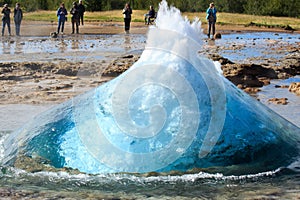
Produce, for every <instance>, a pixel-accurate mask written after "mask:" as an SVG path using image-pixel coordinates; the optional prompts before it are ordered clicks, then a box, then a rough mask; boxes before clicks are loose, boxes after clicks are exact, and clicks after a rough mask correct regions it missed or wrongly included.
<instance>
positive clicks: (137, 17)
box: [24, 10, 300, 30]
mask: <svg viewBox="0 0 300 200" xmlns="http://www.w3.org/2000/svg"><path fill="white" fill-rule="evenodd" d="M146 12H147V11H146V10H134V11H133V15H132V21H134V22H143V20H144V14H145V13H146ZM183 15H184V16H187V17H188V18H189V19H190V20H193V19H194V18H195V17H198V18H199V19H200V20H201V21H202V22H206V19H205V16H206V15H205V13H203V12H201V13H183ZM217 16H218V24H220V25H228V24H229V25H245V26H246V25H249V24H250V23H251V24H252V25H253V24H254V25H257V26H266V27H282V26H287V25H289V26H290V27H292V28H294V29H296V30H300V19H297V18H289V17H272V16H254V15H245V14H233V13H218V15H217ZM69 17H70V16H69ZM24 19H25V20H34V21H56V20H57V17H56V11H37V12H32V13H25V15H24ZM85 19H86V21H90V22H121V21H123V16H122V11H121V10H113V11H102V12H86V15H85Z"/></svg>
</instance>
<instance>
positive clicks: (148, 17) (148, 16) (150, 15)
mask: <svg viewBox="0 0 300 200" xmlns="http://www.w3.org/2000/svg"><path fill="white" fill-rule="evenodd" d="M153 18H155V10H154V8H153V6H150V10H149V12H148V13H147V14H145V23H146V24H147V25H149V24H150V20H151V19H153Z"/></svg>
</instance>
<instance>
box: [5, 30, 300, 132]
mask: <svg viewBox="0 0 300 200" xmlns="http://www.w3.org/2000/svg"><path fill="white" fill-rule="evenodd" d="M0 41H1V42H0V54H1V55H2V56H1V63H2V64H1V68H2V69H3V67H4V65H6V64H8V65H10V64H9V63H15V64H14V65H12V67H11V68H14V69H12V70H10V73H8V71H9V70H6V71H4V73H2V74H1V75H0V79H1V80H0V81H1V87H0V95H1V100H2V101H1V102H0V104H1V106H0V112H1V113H3V114H2V115H1V116H3V118H2V119H1V122H2V123H1V125H0V129H1V130H9V129H10V128H9V127H11V128H12V127H14V128H13V129H15V128H16V127H17V126H18V125H22V124H23V123H24V122H25V121H26V120H27V119H30V117H29V116H33V115H34V114H36V113H38V112H40V111H43V110H44V109H46V108H48V107H49V106H51V105H53V104H57V103H60V102H63V101H65V100H67V99H69V98H71V97H72V96H74V95H77V94H80V93H83V92H85V91H87V90H89V89H91V88H94V87H96V86H97V85H99V84H101V83H103V82H105V81H107V80H109V79H111V78H113V77H104V76H103V71H104V69H106V68H109V67H111V66H112V65H114V66H116V67H122V66H124V65H127V66H128V65H131V64H132V63H133V62H134V60H132V59H131V60H130V58H132V57H131V56H135V57H136V59H138V56H139V55H140V54H141V52H142V51H143V49H144V47H145V44H146V36H145V35H144V34H129V35H126V34H116V35H76V36H71V35H59V37H58V38H50V37H48V36H43V37H40V36H38V37H31V36H29V37H3V38H1V40H0ZM203 43H204V46H203V49H202V50H200V53H203V54H206V55H209V54H211V53H217V54H219V55H221V56H223V57H225V58H228V59H229V60H231V61H233V62H237V63H256V64H270V63H271V64H275V65H276V64H278V65H280V63H281V60H282V59H284V58H285V57H286V56H289V55H296V56H299V51H298V52H297V51H295V49H297V48H298V46H299V44H300V34H291V33H274V32H253V33H242V32H241V33H240V32H237V33H231V34H225V35H223V36H222V39H220V40H204V41H203ZM24 63H26V64H24ZM37 63H39V65H37ZM24 65H25V67H24ZM40 65H43V66H48V67H45V69H44V68H42V67H40V68H39V66H40ZM28 66H29V67H28ZM32 66H33V67H32ZM128 67H129V66H128ZM291 80H294V79H291ZM294 81H298V82H299V80H298V79H297V80H294ZM280 82H282V83H284V81H280V80H274V81H272V84H271V85H268V86H265V87H263V88H262V92H261V93H259V95H258V98H259V99H261V101H262V102H263V103H265V104H266V105H268V106H269V107H271V108H272V109H274V110H276V111H277V112H279V113H280V114H281V115H283V116H285V117H286V118H288V119H289V120H291V121H292V122H294V123H296V124H297V123H298V122H299V121H300V119H299V116H300V114H299V109H297V108H299V105H300V103H299V101H300V100H299V99H300V97H299V96H296V95H294V94H292V93H289V92H288V90H287V89H286V88H281V89H280V88H275V87H274V84H280ZM1 88H2V89H1ZM273 96H276V97H287V98H288V99H289V104H288V105H284V106H283V105H274V104H272V103H270V102H268V99H269V98H271V97H273ZM291 111H294V114H291ZM297 111H298V112H297ZM5 113H11V114H12V115H11V116H12V117H9V115H8V116H7V115H6V116H5ZM22 113H24V114H22ZM16 115H17V116H18V119H19V120H15V117H13V116H16ZM22 116H23V117H22ZM298 124H299V123H298Z"/></svg>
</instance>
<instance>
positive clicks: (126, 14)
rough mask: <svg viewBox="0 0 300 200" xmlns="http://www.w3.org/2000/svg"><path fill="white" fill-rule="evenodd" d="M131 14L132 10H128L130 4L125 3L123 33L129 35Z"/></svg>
mask: <svg viewBox="0 0 300 200" xmlns="http://www.w3.org/2000/svg"><path fill="white" fill-rule="evenodd" d="M131 14H132V9H131V8H130V4H129V3H126V4H125V7H124V9H123V15H124V23H125V33H129V29H130V22H131Z"/></svg>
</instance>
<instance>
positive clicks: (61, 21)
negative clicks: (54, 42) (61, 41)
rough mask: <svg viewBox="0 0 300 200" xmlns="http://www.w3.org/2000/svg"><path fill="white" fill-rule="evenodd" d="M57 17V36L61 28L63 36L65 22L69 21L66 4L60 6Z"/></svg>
mask: <svg viewBox="0 0 300 200" xmlns="http://www.w3.org/2000/svg"><path fill="white" fill-rule="evenodd" d="M56 15H57V17H58V27H57V34H59V31H60V28H61V34H64V27H65V21H66V19H67V17H66V15H68V11H67V9H66V8H65V4H64V3H61V4H60V7H59V8H58V9H57V13H56Z"/></svg>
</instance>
